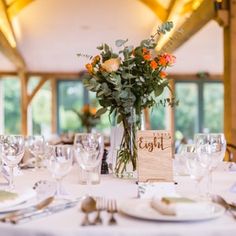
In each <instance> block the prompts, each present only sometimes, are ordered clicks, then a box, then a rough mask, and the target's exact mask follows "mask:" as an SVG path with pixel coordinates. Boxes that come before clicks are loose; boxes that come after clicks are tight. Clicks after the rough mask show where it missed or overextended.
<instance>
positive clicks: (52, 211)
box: [10, 198, 80, 224]
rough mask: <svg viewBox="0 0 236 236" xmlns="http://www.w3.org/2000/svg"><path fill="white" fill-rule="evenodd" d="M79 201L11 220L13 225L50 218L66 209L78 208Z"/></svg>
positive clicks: (50, 207)
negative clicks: (45, 217)
mask: <svg viewBox="0 0 236 236" xmlns="http://www.w3.org/2000/svg"><path fill="white" fill-rule="evenodd" d="M78 201H80V198H78V199H76V200H74V201H69V202H66V203H62V204H59V205H54V206H49V207H46V208H44V209H41V210H38V211H34V212H31V213H28V214H25V215H21V216H19V217H17V218H15V219H13V220H11V221H10V222H11V223H12V224H18V223H25V222H28V221H30V220H34V219H38V218H41V217H44V216H49V215H52V214H55V213H57V212H60V211H64V210H66V209H69V208H72V207H75V206H77V204H78Z"/></svg>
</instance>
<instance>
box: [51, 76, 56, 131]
mask: <svg viewBox="0 0 236 236" xmlns="http://www.w3.org/2000/svg"><path fill="white" fill-rule="evenodd" d="M51 91H52V98H51V99H52V100H51V131H52V134H55V133H57V80H56V79H55V78H52V79H51Z"/></svg>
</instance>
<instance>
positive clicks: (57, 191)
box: [56, 178, 63, 196]
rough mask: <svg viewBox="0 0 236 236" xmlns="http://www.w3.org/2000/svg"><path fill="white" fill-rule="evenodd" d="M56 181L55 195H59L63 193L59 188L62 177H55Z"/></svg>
mask: <svg viewBox="0 0 236 236" xmlns="http://www.w3.org/2000/svg"><path fill="white" fill-rule="evenodd" d="M56 181H57V190H56V195H57V196H61V195H63V194H62V191H61V189H62V178H60V179H57V180H56Z"/></svg>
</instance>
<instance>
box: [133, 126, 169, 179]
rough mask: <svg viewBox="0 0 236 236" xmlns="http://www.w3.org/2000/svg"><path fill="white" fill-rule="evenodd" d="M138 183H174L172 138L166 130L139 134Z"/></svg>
mask: <svg viewBox="0 0 236 236" xmlns="http://www.w3.org/2000/svg"><path fill="white" fill-rule="evenodd" d="M137 148H138V181H139V182H148V181H151V182H172V181H173V165H172V137H171V134H170V133H169V132H168V131H165V130H144V131H138V133H137Z"/></svg>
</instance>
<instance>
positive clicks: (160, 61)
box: [158, 56, 167, 66]
mask: <svg viewBox="0 0 236 236" xmlns="http://www.w3.org/2000/svg"><path fill="white" fill-rule="evenodd" d="M158 63H159V65H161V66H166V65H167V61H166V58H165V57H164V56H161V57H160V58H159V61H158Z"/></svg>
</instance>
